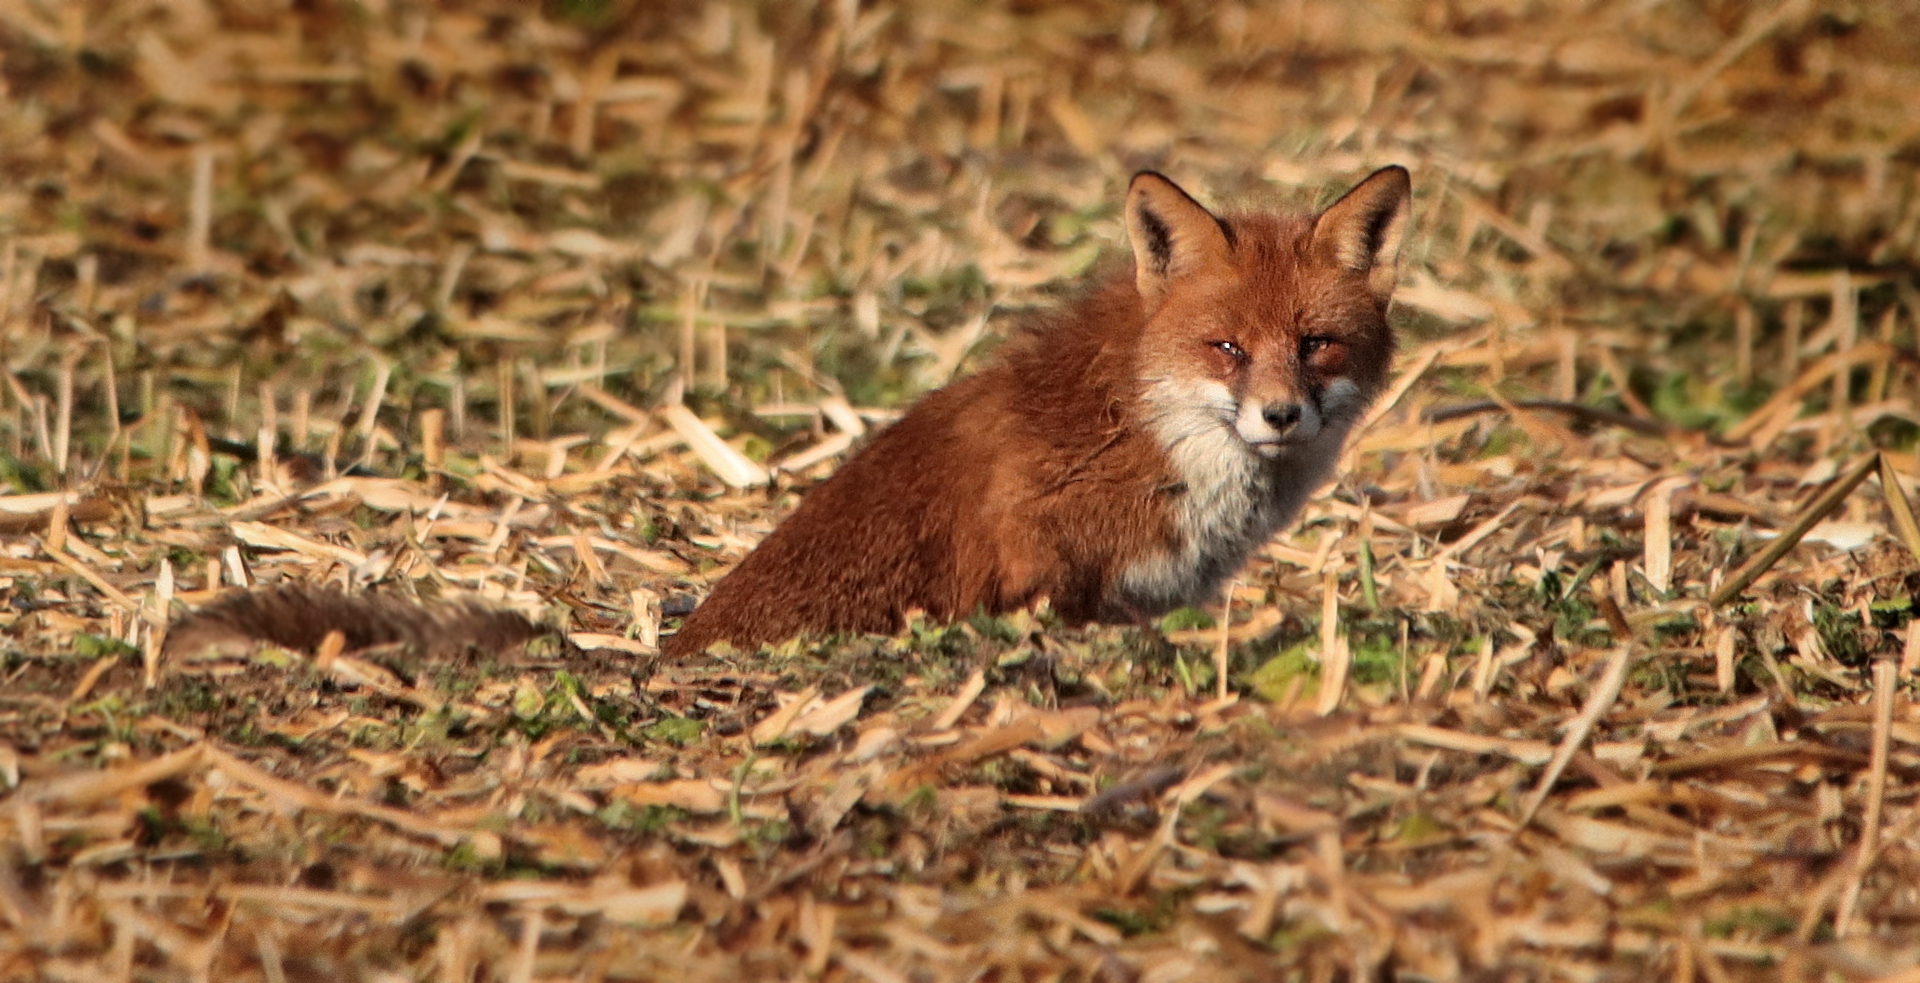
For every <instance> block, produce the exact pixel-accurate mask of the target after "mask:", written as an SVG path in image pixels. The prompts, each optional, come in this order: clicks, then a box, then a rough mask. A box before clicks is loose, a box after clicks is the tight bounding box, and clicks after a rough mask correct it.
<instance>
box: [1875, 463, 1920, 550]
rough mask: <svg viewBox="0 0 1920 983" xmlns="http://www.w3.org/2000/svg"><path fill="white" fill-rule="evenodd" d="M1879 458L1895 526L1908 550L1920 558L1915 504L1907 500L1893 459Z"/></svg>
mask: <svg viewBox="0 0 1920 983" xmlns="http://www.w3.org/2000/svg"><path fill="white" fill-rule="evenodd" d="M1879 459H1880V485H1881V487H1882V488H1884V489H1885V490H1886V496H1887V511H1889V512H1891V513H1893V528H1894V530H1895V531H1897V532H1898V533H1899V534H1900V541H1901V542H1903V543H1906V544H1907V549H1908V551H1910V552H1912V553H1913V555H1914V556H1915V557H1916V558H1920V521H1915V519H1914V517H1913V504H1912V503H1910V502H1908V501H1907V492H1906V489H1904V488H1901V487H1900V474H1899V472H1897V471H1895V470H1894V467H1893V461H1892V459H1890V458H1888V457H1887V456H1886V455H1884V454H1882V455H1879Z"/></svg>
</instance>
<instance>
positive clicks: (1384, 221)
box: [1313, 164, 1413, 304]
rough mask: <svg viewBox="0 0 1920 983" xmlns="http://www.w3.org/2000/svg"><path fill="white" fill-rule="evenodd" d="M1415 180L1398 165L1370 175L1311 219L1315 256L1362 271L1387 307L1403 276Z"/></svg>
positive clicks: (1356, 271) (1369, 287) (1374, 294)
mask: <svg viewBox="0 0 1920 983" xmlns="http://www.w3.org/2000/svg"><path fill="white" fill-rule="evenodd" d="M1412 198H1413V182H1412V180H1411V179H1409V178H1408V177H1407V169H1406V168H1404V167H1401V166H1399V165H1398V164H1395V165H1393V166H1390V167H1382V168H1381V169H1379V170H1377V171H1374V172H1373V173H1372V174H1369V175H1367V179H1366V180H1364V181H1361V182H1360V183H1359V184H1357V185H1355V186H1354V188H1353V190H1352V191H1349V192H1347V193H1346V195H1345V196H1343V197H1342V198H1341V199H1340V200H1339V201H1336V202H1334V203H1333V204H1332V205H1329V206H1327V210H1326V211H1324V212H1321V213H1320V215H1319V217H1318V218H1315V219H1314V220H1313V253H1314V256H1315V257H1317V258H1319V259H1320V260H1321V261H1322V262H1326V263H1331V264H1333V265H1335V266H1338V267H1340V268H1341V269H1344V270H1350V271H1352V272H1354V273H1364V274H1366V277H1367V288H1368V289H1369V290H1371V291H1372V292H1373V296H1374V297H1375V299H1377V300H1379V301H1380V302H1381V303H1383V304H1384V303H1386V300H1387V298H1388V297H1389V296H1391V295H1392V294H1393V284H1394V281H1395V280H1396V279H1398V278H1399V274H1400V243H1401V241H1402V240H1403V239H1405V238H1406V233H1407V213H1408V211H1409V210H1410V206H1411V203H1412Z"/></svg>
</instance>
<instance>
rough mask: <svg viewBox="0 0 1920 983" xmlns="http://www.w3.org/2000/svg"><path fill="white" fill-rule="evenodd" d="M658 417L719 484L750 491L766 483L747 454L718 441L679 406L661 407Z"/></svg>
mask: <svg viewBox="0 0 1920 983" xmlns="http://www.w3.org/2000/svg"><path fill="white" fill-rule="evenodd" d="M660 416H661V417H662V418H663V419H665V420H666V421H667V425H668V426H670V427H672V428H673V430H674V432H675V433H678V434H679V435H680V436H681V437H683V438H685V439H686V441H687V446H689V447H691V448H693V452H694V453H695V454H697V455H699V457H700V461H701V463H703V464H705V465H706V466H707V467H709V468H712V469H713V473H714V474H717V475H719V476H720V480H721V481H724V482H726V483H727V484H729V485H732V486H733V487H735V488H751V487H753V486H755V485H764V484H766V483H767V470H766V469H765V468H763V467H761V466H760V465H758V464H755V463H753V462H752V461H749V460H747V457H746V455H744V454H742V453H740V452H739V451H737V450H734V449H733V448H732V447H731V446H729V445H728V444H727V442H726V441H724V440H721V439H720V435H719V434H717V433H714V432H713V428H711V427H709V426H707V425H706V423H705V422H703V421H702V420H701V419H700V418H699V417H697V416H694V415H693V411H692V410H690V409H687V408H686V407H684V406H681V405H680V404H678V403H669V404H667V405H665V406H662V407H660Z"/></svg>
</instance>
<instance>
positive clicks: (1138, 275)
mask: <svg viewBox="0 0 1920 983" xmlns="http://www.w3.org/2000/svg"><path fill="white" fill-rule="evenodd" d="M1229 235H1230V233H1229V232H1228V231H1227V227H1226V226H1225V225H1223V224H1221V222H1220V220H1219V219H1217V218H1215V217H1214V216H1213V213H1212V212H1209V211H1207V210H1206V209H1205V208H1202V207H1200V203H1199V202H1197V201H1194V200H1193V198H1192V196H1190V195H1188V194H1187V193H1186V192H1185V191H1182V190H1180V186H1179V185H1177V184H1174V183H1173V182H1172V181H1169V180H1167V179H1166V178H1164V177H1162V176H1160V175H1159V174H1156V173H1154V172H1152V171H1141V172H1140V173H1138V174H1135V175H1134V176H1133V181H1132V183H1130V184H1128V185H1127V238H1128V239H1130V240H1132V242H1133V272H1134V282H1135V283H1136V284H1137V285H1138V286H1139V288H1140V297H1141V299H1143V300H1145V301H1146V302H1147V305H1148V307H1149V309H1151V308H1153V307H1155V306H1158V305H1159V303H1160V301H1161V300H1162V299H1164V298H1165V297H1166V295H1167V285H1168V284H1169V283H1171V282H1172V281H1174V280H1178V279H1180V278H1182V277H1186V276H1190V275H1192V274H1193V273H1194V272H1196V271H1198V270H1202V269H1205V268H1207V267H1209V266H1215V265H1225V264H1226V262H1227V256H1228V254H1229V253H1231V252H1232V251H1233V243H1232V241H1231V240H1230V239H1228V236H1229Z"/></svg>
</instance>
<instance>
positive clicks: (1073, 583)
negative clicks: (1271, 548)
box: [665, 167, 1409, 655]
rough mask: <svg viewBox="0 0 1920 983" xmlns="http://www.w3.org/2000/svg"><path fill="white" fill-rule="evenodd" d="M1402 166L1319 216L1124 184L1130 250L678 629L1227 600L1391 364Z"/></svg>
mask: <svg viewBox="0 0 1920 983" xmlns="http://www.w3.org/2000/svg"><path fill="white" fill-rule="evenodd" d="M1408 199H1409V187H1408V182H1407V175H1406V171H1404V170H1402V169H1400V168H1397V167H1391V168H1386V169H1383V170H1381V171H1378V172H1376V173H1375V174H1374V175H1372V176H1371V177H1369V178H1367V179H1366V180H1365V181H1363V182H1361V184H1360V185H1358V186H1357V187H1355V188H1354V190H1353V191H1351V192H1349V193H1348V194H1347V196H1346V197H1344V198H1342V199H1341V200H1340V201H1338V202H1336V203H1335V204H1334V205H1333V206H1331V207H1330V208H1328V209H1327V210H1326V211H1324V212H1322V213H1320V214H1319V215H1318V216H1274V215H1240V216H1232V217H1229V218H1226V219H1220V218H1216V217H1215V216H1213V215H1212V214H1210V213H1209V212H1207V211H1206V210H1205V209H1204V208H1202V207H1201V206H1200V205H1198V204H1197V203H1195V202H1194V201H1193V200H1192V199H1191V198H1189V197H1188V196H1187V195H1186V193H1185V192H1183V191H1181V190H1180V189H1179V188H1178V187H1177V186H1175V185H1174V184H1173V183H1172V182H1170V181H1168V180H1167V179H1166V178H1163V177H1161V176H1159V175H1157V174H1152V173H1142V174H1140V175H1137V176H1136V177H1135V178H1134V180H1133V183H1132V185H1131V186H1130V188H1129V190H1128V196H1127V206H1126V215H1127V225H1128V230H1129V237H1130V239H1131V240H1132V245H1133V253H1134V267H1133V270H1132V271H1131V272H1130V273H1128V274H1123V275H1116V276H1110V277H1108V278H1106V279H1104V280H1102V281H1100V282H1098V283H1097V284H1096V285H1095V286H1094V287H1093V288H1092V289H1091V290H1090V291H1089V292H1088V293H1087V294H1086V295H1085V296H1084V297H1083V298H1082V299H1081V300H1080V301H1079V302H1077V303H1075V304H1072V305H1070V306H1068V307H1067V308H1065V309H1063V310H1060V311H1058V312H1055V313H1053V314H1051V315H1049V316H1044V317H1040V318H1038V319H1036V320H1035V321H1034V322H1032V323H1030V324H1028V325H1025V326H1023V329H1022V330H1020V331H1018V332H1016V334H1015V337H1013V338H1012V339H1011V340H1009V342H1008V343H1007V345H1006V346H1005V348H1004V349H1003V350H1002V351H1001V353H999V355H998V356H997V358H996V359H995V360H994V361H993V362H992V364H990V365H989V366H988V367H986V368H985V369H983V370H981V371H980V372H979V373H978V374H976V375H974V376H972V377H970V378H967V379H962V380H960V381H958V382H955V383H953V384H952V385H949V386H947V387H946V388H944V389H941V390H939V391H937V392H934V393H932V394H930V395H928V396H927V397H926V398H924V399H922V400H921V401H920V402H919V404H917V405H916V406H914V407H913V409H912V410H911V411H909V412H908V413H907V414H906V415H905V416H904V417H902V418H901V419H900V421H899V422H897V423H895V424H894V425H893V426H891V427H889V428H888V429H887V430H885V431H884V432H882V433H881V434H879V435H878V436H877V437H875V438H874V439H873V440H872V442H871V443H869V444H868V445H867V446H866V447H865V448H864V449H862V450H861V451H860V452H859V453H858V454H856V455H855V456H854V457H853V459H852V460H850V461H848V462H847V463H846V465H845V466H843V467H842V468H841V469H840V470H839V471H838V472H837V473H835V474H834V476H833V477H832V478H831V479H829V480H828V481H826V482H825V483H823V484H822V485H820V486H819V487H817V488H815V489H814V490H813V491H812V492H810V493H809V494H808V495H807V496H806V498H805V499H804V500H803V501H802V502H801V504H800V507H799V508H798V509H796V510H795V511H794V513H793V515H792V516H790V517H789V518H788V519H787V520H786V521H785V522H784V523H782V524H781V525H780V526H779V527H778V528H776V529H775V530H774V531H773V533H772V534H771V535H769V536H768V537H767V538H766V540H765V541H764V542H762V543H761V544H760V546H759V548H757V549H755V550H754V551H753V552H752V553H751V554H750V555H748V556H747V558H746V559H745V560H743V561H742V562H741V563H740V565H739V566H738V567H737V568H735V569H734V571H733V572H732V573H731V574H729V575H728V576H727V577H726V578H724V579H723V580H722V581H721V582H720V583H719V584H718V585H717V586H716V587H715V588H714V590H713V593H712V595H711V596H710V597H708V598H707V600H706V602H705V603H704V604H702V605H701V606H700V607H699V609H697V610H696V611H694V613H693V614H692V615H691V616H690V617H688V619H687V620H686V622H685V624H684V625H683V626H682V627H681V629H680V631H679V632H678V633H677V634H675V635H673V636H671V637H669V638H668V639H667V640H666V642H665V647H666V650H667V652H668V653H669V654H675V655H688V654H693V653H697V652H699V651H702V650H704V649H705V648H706V647H707V646H708V645H710V644H712V643H714V642H718V641H721V640H726V641H730V642H732V643H734V644H736V645H755V644H761V643H769V642H776V641H780V640H783V639H786V638H789V637H791V636H793V635H796V634H799V633H802V632H893V631H897V630H898V629H899V628H900V627H901V626H902V622H903V619H904V616H905V614H906V612H907V611H909V610H911V609H915V608H918V609H921V610H924V611H926V612H927V613H928V614H929V615H931V616H932V617H935V618H938V619H942V620H951V619H954V618H959V617H964V616H966V615H968V614H971V613H973V612H975V611H987V612H1003V611H1008V610H1012V609H1014V608H1018V607H1022V606H1025V605H1028V604H1030V603H1032V602H1033V601H1035V600H1037V599H1039V598H1041V597H1046V598H1049V599H1050V600H1051V602H1052V604H1053V607H1054V610H1056V611H1057V612H1059V613H1060V615H1061V616H1062V617H1063V618H1065V619H1067V620H1068V621H1071V622H1076V623H1079V622H1086V621H1095V620H1107V619H1132V618H1138V617H1141V616H1147V615H1155V614H1159V613H1162V612H1164V611H1166V610H1169V609H1171V608H1174V607H1177V606H1179V605H1182V604H1189V603H1195V602H1199V601H1204V600H1208V599H1210V598H1211V597H1212V596H1213V595H1214V594H1215V593H1216V592H1217V591H1218V589H1219V585H1220V583H1221V581H1222V580H1224V579H1225V578H1226V577H1228V576H1230V575H1232V574H1233V573H1234V572H1235V571H1236V570H1238V569H1239V567H1240V566H1241V565H1242V564H1243V563H1244V562H1245V560H1246V558H1247V556H1248V555H1249V554H1250V553H1251V552H1252V551H1253V550H1255V549H1257V548H1258V547H1259V546H1260V545H1261V544H1262V543H1264V542H1265V541H1266V539H1267V538H1268V537H1269V536H1271V535H1272V533H1273V532H1274V531H1275V530H1276V529H1277V528H1278V527H1279V526H1280V525H1281V524H1282V523H1284V522H1286V521H1288V520H1290V519H1291V518H1292V517H1293V515H1294V513H1295V512H1297V511H1298V509H1299V507H1300V505H1301V504H1302V503H1303V502H1304V501H1305V499H1306V497H1307V495H1308V494H1310V493H1311V492H1312V491H1313V490H1314V489H1315V488H1317V487H1318V486H1319V485H1320V484H1321V483H1323V482H1324V481H1325V480H1326V479H1327V477H1328V476H1329V475H1330V473H1331V471H1332V467H1333V464H1334V462H1335V460H1336V459H1337V457H1338V455H1339V451H1340V447H1341V443H1342V441H1343V440H1344V438H1345V436H1346V433H1347V430H1348V429H1349V428H1350V426H1351V425H1352V424H1353V422H1355V421H1356V420H1357V419H1358V418H1359V416H1360V415H1361V413H1362V412H1363V411H1364V410H1365V408H1366V406H1367V404H1368V403H1369V402H1370V401H1371V400H1372V399H1373V397H1374V396H1375V395H1376V394H1377V393H1378V392H1379V390H1380V388H1381V386H1382V385H1383V383H1384V382H1385V379H1386V374H1387V370H1388V367H1389V364H1390V362H1391V360H1392V355H1393V347H1394V345H1393V335H1392V331H1391V330H1390V329H1389V327H1388V326H1387V321H1386V311H1387V303H1388V299H1389V297H1390V294H1391V290H1392V285H1393V275H1394V272H1395V270H1396V269H1397V267H1396V262H1397V254H1398V250H1399V244H1400V241H1401V239H1402V238H1403V236H1404V231H1405V227H1406V222H1407V212H1408Z"/></svg>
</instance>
